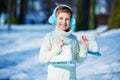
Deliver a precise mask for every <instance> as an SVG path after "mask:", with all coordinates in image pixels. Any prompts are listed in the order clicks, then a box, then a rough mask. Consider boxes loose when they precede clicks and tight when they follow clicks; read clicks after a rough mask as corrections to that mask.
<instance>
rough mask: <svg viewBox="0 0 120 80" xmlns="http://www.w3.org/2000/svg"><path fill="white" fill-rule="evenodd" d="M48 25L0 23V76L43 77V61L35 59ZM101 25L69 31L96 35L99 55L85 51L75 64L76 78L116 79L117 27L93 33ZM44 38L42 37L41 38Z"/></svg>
mask: <svg viewBox="0 0 120 80" xmlns="http://www.w3.org/2000/svg"><path fill="white" fill-rule="evenodd" d="M52 30H54V27H53V26H51V25H12V29H11V31H7V25H4V26H0V80H46V77H47V64H40V63H39V60H38V55H39V50H40V45H41V43H42V39H43V37H44V36H45V34H47V33H48V32H50V31H52ZM101 30H102V29H96V30H88V31H79V32H73V33H74V34H75V35H76V36H77V38H79V36H80V35H82V34H84V35H88V36H96V40H97V42H98V44H99V47H100V53H101V54H102V55H101V56H95V55H91V54H88V58H87V59H86V60H85V61H84V62H83V63H81V64H77V80H120V55H119V54H120V42H119V41H120V29H119V28H118V29H112V30H109V31H106V32H103V33H101V34H97V33H98V32H100V31H101ZM43 42H44V41H43Z"/></svg>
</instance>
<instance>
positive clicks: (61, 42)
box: [57, 40, 64, 48]
mask: <svg viewBox="0 0 120 80" xmlns="http://www.w3.org/2000/svg"><path fill="white" fill-rule="evenodd" d="M63 44H64V43H63V40H60V41H59V42H58V44H57V45H58V47H59V48H62V46H63Z"/></svg>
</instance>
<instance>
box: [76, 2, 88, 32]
mask: <svg viewBox="0 0 120 80" xmlns="http://www.w3.org/2000/svg"><path fill="white" fill-rule="evenodd" d="M89 7H90V0H77V16H76V28H75V31H79V30H88V29H89V12H90V11H89V10H90V9H89Z"/></svg>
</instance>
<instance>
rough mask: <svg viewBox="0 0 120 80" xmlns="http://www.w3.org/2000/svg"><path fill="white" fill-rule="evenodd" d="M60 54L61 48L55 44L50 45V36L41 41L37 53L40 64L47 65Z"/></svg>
mask: <svg viewBox="0 0 120 80" xmlns="http://www.w3.org/2000/svg"><path fill="white" fill-rule="evenodd" d="M60 52H61V48H59V47H58V46H57V43H54V45H53V47H52V43H50V35H46V36H45V38H44V39H43V42H42V45H41V48H40V52H39V61H40V62H41V63H47V62H49V61H50V59H51V58H52V57H53V56H56V55H58V54H59V53H60Z"/></svg>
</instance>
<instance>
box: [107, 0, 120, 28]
mask: <svg viewBox="0 0 120 80" xmlns="http://www.w3.org/2000/svg"><path fill="white" fill-rule="evenodd" d="M119 8H120V2H119V0H114V3H113V9H112V14H111V17H110V20H109V27H110V29H113V28H120V10H119Z"/></svg>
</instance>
